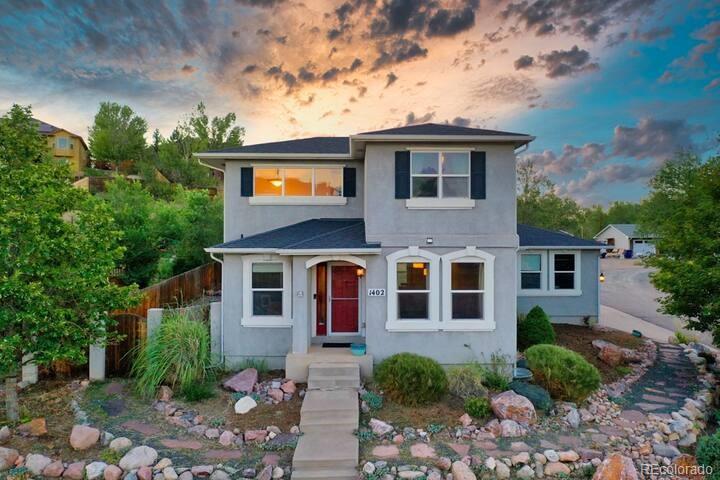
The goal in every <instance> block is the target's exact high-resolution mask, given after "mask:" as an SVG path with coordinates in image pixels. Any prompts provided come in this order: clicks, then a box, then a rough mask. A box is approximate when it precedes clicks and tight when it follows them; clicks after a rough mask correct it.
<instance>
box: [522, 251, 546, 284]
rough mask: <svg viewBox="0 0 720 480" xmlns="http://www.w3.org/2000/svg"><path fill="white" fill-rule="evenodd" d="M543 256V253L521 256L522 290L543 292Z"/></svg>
mask: <svg viewBox="0 0 720 480" xmlns="http://www.w3.org/2000/svg"><path fill="white" fill-rule="evenodd" d="M542 267H543V255H542V254H541V253H523V254H520V289H521V290H542V288H543V283H544V282H543V268H542Z"/></svg>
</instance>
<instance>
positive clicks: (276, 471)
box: [272, 467, 285, 480]
mask: <svg viewBox="0 0 720 480" xmlns="http://www.w3.org/2000/svg"><path fill="white" fill-rule="evenodd" d="M284 476H285V470H283V469H282V468H281V467H273V471H272V478H273V480H279V479H281V478H283V477H284Z"/></svg>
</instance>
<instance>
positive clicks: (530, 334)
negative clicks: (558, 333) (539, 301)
mask: <svg viewBox="0 0 720 480" xmlns="http://www.w3.org/2000/svg"><path fill="white" fill-rule="evenodd" d="M553 343H555V330H553V327H552V324H551V323H550V318H549V317H548V316H547V314H546V313H545V311H544V310H543V309H542V308H540V307H539V306H537V305H536V306H534V307H533V308H532V310H530V311H529V312H528V314H527V316H526V317H525V319H524V320H523V321H521V322H520V323H519V324H518V346H519V347H520V350H523V351H524V350H526V349H528V348H530V347H532V346H533V345H540V344H553Z"/></svg>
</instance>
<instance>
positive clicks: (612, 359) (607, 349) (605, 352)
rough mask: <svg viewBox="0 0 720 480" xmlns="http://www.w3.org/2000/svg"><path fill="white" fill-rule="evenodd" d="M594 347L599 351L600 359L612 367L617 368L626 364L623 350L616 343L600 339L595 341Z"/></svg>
mask: <svg viewBox="0 0 720 480" xmlns="http://www.w3.org/2000/svg"><path fill="white" fill-rule="evenodd" d="M592 345H593V347H595V348H597V349H598V350H599V351H598V358H599V359H600V360H602V361H603V362H605V363H607V364H608V365H610V366H611V367H616V366H618V365H621V364H622V363H624V359H623V351H622V348H620V347H618V346H617V345H615V344H614V343H610V342H606V341H605V340H600V339H598V340H593V342H592Z"/></svg>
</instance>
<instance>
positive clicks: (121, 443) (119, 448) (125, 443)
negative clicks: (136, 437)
mask: <svg viewBox="0 0 720 480" xmlns="http://www.w3.org/2000/svg"><path fill="white" fill-rule="evenodd" d="M130 447H132V440H130V439H129V438H127V437H118V438H115V439H113V440H112V441H111V442H110V445H109V446H108V448H109V449H110V450H114V451H116V452H124V451H125V450H129V449H130Z"/></svg>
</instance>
